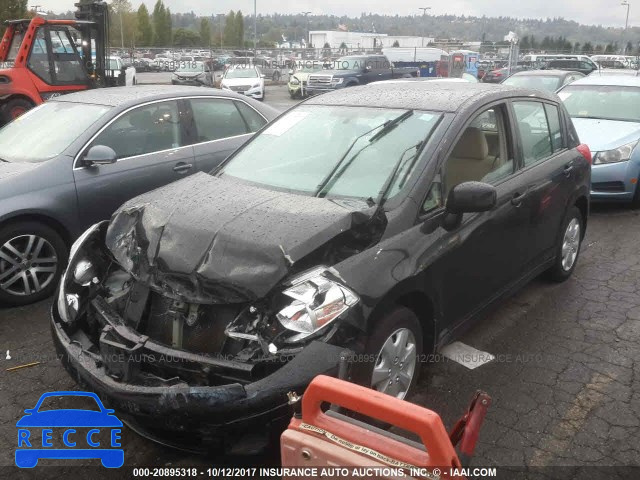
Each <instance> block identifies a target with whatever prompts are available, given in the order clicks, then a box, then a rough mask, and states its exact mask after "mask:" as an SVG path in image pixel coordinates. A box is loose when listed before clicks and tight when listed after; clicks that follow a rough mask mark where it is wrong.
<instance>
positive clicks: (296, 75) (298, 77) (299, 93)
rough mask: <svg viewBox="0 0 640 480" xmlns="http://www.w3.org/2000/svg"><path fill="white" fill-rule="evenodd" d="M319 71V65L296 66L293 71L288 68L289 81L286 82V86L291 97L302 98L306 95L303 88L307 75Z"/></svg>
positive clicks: (320, 67) (304, 87) (320, 68)
mask: <svg viewBox="0 0 640 480" xmlns="http://www.w3.org/2000/svg"><path fill="white" fill-rule="evenodd" d="M320 71H322V66H321V65H314V66H305V67H300V68H297V69H296V70H295V72H294V71H293V70H289V83H287V87H288V88H289V95H290V96H291V98H304V97H305V96H306V95H307V93H306V91H305V90H306V86H307V80H308V79H309V75H310V74H312V73H317V72H320Z"/></svg>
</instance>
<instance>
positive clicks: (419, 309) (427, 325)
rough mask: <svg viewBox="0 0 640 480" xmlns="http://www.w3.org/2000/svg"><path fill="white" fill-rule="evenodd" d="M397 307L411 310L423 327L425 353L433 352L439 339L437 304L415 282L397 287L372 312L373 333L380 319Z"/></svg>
mask: <svg viewBox="0 0 640 480" xmlns="http://www.w3.org/2000/svg"><path fill="white" fill-rule="evenodd" d="M396 307H405V308H408V309H409V310H411V311H412V312H413V313H414V314H415V315H416V317H418V321H419V322H420V326H421V327H422V339H423V351H424V352H425V353H431V352H433V350H434V348H435V342H436V339H437V322H436V304H435V302H434V301H433V298H432V296H431V295H429V294H428V293H426V292H425V291H424V290H421V289H419V288H417V284H416V283H415V281H413V280H411V281H407V282H405V283H401V284H399V285H396V287H394V288H393V289H392V290H391V291H389V292H388V293H387V294H386V295H385V296H384V298H383V299H382V300H381V301H380V302H379V303H378V304H377V305H376V306H375V307H374V309H373V311H372V312H371V315H370V318H371V322H370V328H369V330H370V331H371V330H372V329H373V327H374V325H375V324H376V323H377V321H378V320H379V318H380V317H382V316H383V315H384V314H385V313H387V312H389V311H390V310H393V309H394V308H396Z"/></svg>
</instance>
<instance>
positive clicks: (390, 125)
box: [369, 110, 413, 143]
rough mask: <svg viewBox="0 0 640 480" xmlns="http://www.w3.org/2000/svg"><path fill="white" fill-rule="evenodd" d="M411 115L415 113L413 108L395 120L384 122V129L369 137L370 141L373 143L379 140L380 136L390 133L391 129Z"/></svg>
mask: <svg viewBox="0 0 640 480" xmlns="http://www.w3.org/2000/svg"><path fill="white" fill-rule="evenodd" d="M411 115H413V110H407V111H406V112H404V113H403V114H402V115H400V116H398V117H396V118H394V119H393V120H389V121H387V122H385V123H384V127H383V128H382V130H380V131H379V132H378V133H376V134H375V135H374V136H373V137H371V138H370V139H369V143H373V142H375V141H376V140H379V139H380V138H382V137H384V136H385V135H386V134H387V133H389V132H390V131H391V130H393V129H394V128H396V126H397V125H398V124H399V123H400V122H402V121H404V120H406V119H407V118H409V117H410V116H411Z"/></svg>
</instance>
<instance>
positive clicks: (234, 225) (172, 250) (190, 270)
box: [106, 173, 375, 303]
mask: <svg viewBox="0 0 640 480" xmlns="http://www.w3.org/2000/svg"><path fill="white" fill-rule="evenodd" d="M363 208H364V210H363ZM374 213H375V208H367V207H366V204H365V203H363V202H355V201H354V202H353V203H352V204H349V203H338V202H335V201H332V200H329V199H322V198H315V197H308V196H303V195H295V194H290V193H283V192H277V191H272V190H267V189H263V188H258V187H254V186H248V185H244V184H241V183H238V182H236V181H232V180H225V179H221V178H217V177H214V176H211V175H207V174H204V173H198V174H195V175H192V176H190V177H188V178H185V179H183V180H181V181H178V182H175V183H173V184H170V185H168V186H166V187H163V188H160V189H158V190H154V191H152V192H149V193H146V194H144V195H141V196H139V197H136V198H134V199H132V200H130V201H128V202H127V203H125V204H124V205H123V206H122V207H120V209H118V211H116V213H114V215H113V217H112V219H111V223H110V225H109V228H108V231H107V234H106V246H107V248H108V249H109V250H110V251H111V253H112V254H113V255H114V257H115V259H116V260H117V261H118V262H119V263H120V265H121V266H122V267H123V268H124V269H125V270H127V271H128V272H130V273H131V274H132V275H133V276H134V277H135V278H136V279H137V280H138V281H140V282H142V283H144V284H146V285H148V286H150V287H151V288H152V289H154V290H157V291H161V292H163V294H165V295H168V296H170V297H174V298H176V299H181V300H185V301H189V302H194V303H238V302H246V301H253V300H256V299H259V298H262V297H264V296H265V295H266V294H267V293H268V292H269V291H270V290H271V289H272V288H273V287H274V286H275V285H277V284H278V283H279V282H280V281H281V280H282V279H283V278H284V277H286V276H287V274H288V273H289V272H290V270H291V269H292V267H293V266H294V265H295V263H296V262H297V261H299V260H300V259H302V258H304V257H305V256H306V255H308V254H310V253H311V252H313V251H315V250H316V249H318V248H319V247H321V246H323V245H324V244H326V243H327V242H329V241H330V240H332V239H333V238H335V237H336V236H337V235H339V234H341V233H343V232H346V231H348V230H349V229H351V228H354V227H356V226H358V225H363V224H366V223H367V222H368V221H369V220H370V219H371V218H372V216H373V215H374Z"/></svg>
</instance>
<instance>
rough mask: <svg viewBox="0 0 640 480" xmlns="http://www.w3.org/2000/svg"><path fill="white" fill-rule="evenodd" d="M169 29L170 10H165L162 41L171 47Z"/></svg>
mask: <svg viewBox="0 0 640 480" xmlns="http://www.w3.org/2000/svg"><path fill="white" fill-rule="evenodd" d="M171 27H172V25H171V10H170V9H168V8H167V10H166V11H165V14H164V29H165V30H164V41H165V42H166V44H167V45H169V46H171V45H173V31H172V30H171Z"/></svg>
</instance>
